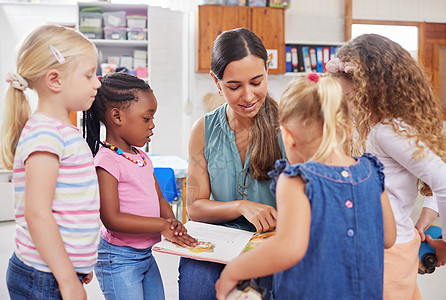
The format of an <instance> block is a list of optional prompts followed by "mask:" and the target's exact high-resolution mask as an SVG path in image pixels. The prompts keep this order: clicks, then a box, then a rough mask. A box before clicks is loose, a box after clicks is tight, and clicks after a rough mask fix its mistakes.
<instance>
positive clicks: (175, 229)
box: [153, 174, 197, 245]
mask: <svg viewBox="0 0 446 300" xmlns="http://www.w3.org/2000/svg"><path fill="white" fill-rule="evenodd" d="M153 177H154V179H155V188H156V193H157V194H158V199H159V203H160V216H161V218H164V219H166V220H167V222H169V224H170V232H166V233H163V232H162V233H161V234H162V235H164V236H165V237H166V238H167V239H168V240H170V241H172V242H175V243H178V244H181V242H178V241H177V240H176V239H179V240H181V241H182V242H184V243H187V244H188V245H190V244H191V243H195V242H197V240H196V239H194V238H192V237H191V236H190V235H188V234H187V229H186V227H184V226H183V224H182V223H181V222H180V221H178V220H177V219H176V218H175V215H174V213H173V211H172V207H171V206H170V204H169V202H167V200H166V198H164V195H163V193H162V191H161V188H160V186H159V183H158V180H157V179H156V177H155V174H154V175H153ZM171 234H173V239H172V238H171V237H170V236H171Z"/></svg>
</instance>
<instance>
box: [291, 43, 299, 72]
mask: <svg viewBox="0 0 446 300" xmlns="http://www.w3.org/2000/svg"><path fill="white" fill-rule="evenodd" d="M298 56H299V54H298V53H297V48H296V47H292V48H291V65H292V70H293V72H299V58H298Z"/></svg>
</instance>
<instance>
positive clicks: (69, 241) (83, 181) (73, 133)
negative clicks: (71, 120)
mask: <svg viewBox="0 0 446 300" xmlns="http://www.w3.org/2000/svg"><path fill="white" fill-rule="evenodd" d="M36 151H44V152H50V153H53V154H55V155H57V156H58V157H59V162H60V167H59V173H58V175H57V183H56V190H55V194H54V199H53V203H52V211H53V217H54V219H55V220H56V223H57V225H58V226H59V231H60V235H61V237H62V240H63V242H64V245H65V249H66V251H67V253H68V256H69V258H70V260H71V262H72V263H73V266H74V268H75V270H76V272H78V273H89V272H90V271H91V270H92V269H93V267H94V265H95V263H96V260H97V246H98V242H99V229H100V218H99V188H98V180H97V175H96V171H95V167H94V163H93V155H92V154H91V151H90V148H89V147H88V145H87V143H86V142H85V140H84V139H83V138H82V136H81V135H80V133H79V130H78V129H77V128H76V127H74V126H71V125H68V124H65V123H63V122H61V121H58V120H56V119H53V118H51V117H49V116H47V115H45V114H43V113H35V114H33V115H32V116H31V117H30V118H29V120H28V121H27V122H26V125H25V127H24V128H23V131H22V134H21V136H20V140H19V143H18V145H17V150H16V153H15V157H14V213H15V221H16V229H15V253H16V255H17V256H18V257H19V258H20V259H21V260H22V261H23V262H24V263H25V264H27V265H29V266H31V267H33V268H35V269H37V270H40V271H44V272H51V271H50V269H49V268H48V266H47V264H46V263H45V262H44V261H43V259H42V257H41V256H40V254H39V252H38V251H37V249H36V247H35V245H34V242H33V241H32V239H31V235H30V233H29V230H28V224H27V223H26V220H25V217H24V211H25V192H26V191H25V161H26V159H27V158H28V157H29V156H30V155H31V154H32V153H33V152H36Z"/></svg>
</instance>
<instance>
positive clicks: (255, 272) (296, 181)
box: [215, 175, 311, 299]
mask: <svg viewBox="0 0 446 300" xmlns="http://www.w3.org/2000/svg"><path fill="white" fill-rule="evenodd" d="M276 199H277V210H278V212H279V213H278V222H277V228H276V235H275V236H273V237H271V238H269V239H267V240H266V241H265V242H264V243H262V244H260V245H259V246H258V247H256V248H254V249H252V250H250V251H248V252H246V253H244V254H242V255H240V256H239V257H237V258H236V259H235V260H233V261H232V262H230V263H229V264H227V265H226V267H225V268H224V269H223V272H222V273H221V275H220V279H219V280H218V281H217V283H216V285H215V288H216V290H217V298H218V299H225V297H226V295H227V294H228V293H229V292H230V291H231V290H232V289H233V288H234V287H235V285H236V284H237V282H238V281H240V280H245V279H249V278H254V277H261V276H266V275H270V274H274V273H277V272H280V271H283V270H286V269H288V268H290V267H292V266H294V265H295V264H297V263H298V262H299V261H300V260H301V259H302V258H303V257H304V255H305V253H306V251H307V247H308V242H309V239H310V226H311V206H310V202H309V201H308V198H307V196H306V195H305V183H304V182H303V180H302V179H301V178H300V177H294V178H290V177H286V176H285V175H280V177H279V180H278V182H277V190H276ZM278 253H279V255H277V254H278ZM259 262H261V263H259Z"/></svg>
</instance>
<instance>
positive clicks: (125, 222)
mask: <svg viewBox="0 0 446 300" xmlns="http://www.w3.org/2000/svg"><path fill="white" fill-rule="evenodd" d="M96 173H97V174H98V181H99V193H100V201H101V208H100V213H101V221H102V223H103V224H104V226H105V227H106V228H107V229H109V230H111V231H115V232H123V233H149V232H160V233H162V234H163V235H164V236H166V235H168V234H171V236H172V237H174V235H173V231H172V230H171V229H170V226H171V225H170V222H169V221H167V220H166V219H164V218H157V217H143V216H138V215H133V214H128V213H121V211H120V205H119V193H118V181H117V180H116V178H115V177H113V176H112V175H111V174H110V173H108V172H107V171H105V170H104V169H102V168H100V167H98V168H96ZM172 214H173V213H172ZM186 236H187V237H189V236H188V235H187V234H186V235H184V238H182V239H178V240H176V241H175V242H177V243H178V244H180V245H182V246H185V245H186V244H187V245H192V244H193V242H192V241H195V240H194V239H192V238H190V237H189V238H186ZM191 240H192V241H191Z"/></svg>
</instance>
